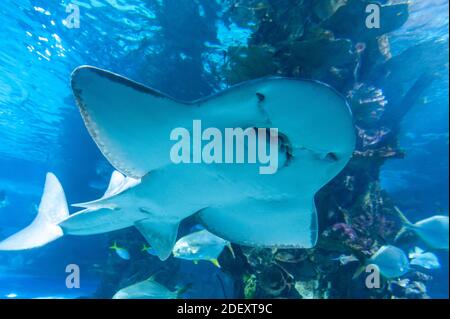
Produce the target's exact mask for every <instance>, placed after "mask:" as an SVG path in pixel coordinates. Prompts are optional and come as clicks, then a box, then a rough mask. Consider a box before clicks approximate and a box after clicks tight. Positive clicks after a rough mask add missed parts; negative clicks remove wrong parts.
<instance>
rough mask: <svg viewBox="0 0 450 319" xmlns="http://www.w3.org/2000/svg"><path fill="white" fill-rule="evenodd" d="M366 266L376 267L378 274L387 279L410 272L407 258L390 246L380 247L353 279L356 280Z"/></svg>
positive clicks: (397, 249) (398, 249)
mask: <svg viewBox="0 0 450 319" xmlns="http://www.w3.org/2000/svg"><path fill="white" fill-rule="evenodd" d="M368 265H376V266H377V267H378V269H379V271H380V274H381V275H382V276H383V277H385V278H387V279H392V278H398V277H401V276H403V275H404V274H406V273H407V272H408V271H409V270H410V267H409V260H408V256H406V254H405V253H404V252H403V250H401V249H400V248H397V247H395V246H392V245H385V246H381V247H380V249H378V251H377V252H376V253H375V254H373V255H372V257H370V258H369V259H367V260H366V261H365V263H364V265H363V266H361V267H359V269H358V270H357V271H356V272H355V274H354V275H353V279H355V278H357V277H358V276H359V275H360V274H361V273H362V272H363V271H364V270H365V269H366V267H367V266H368Z"/></svg>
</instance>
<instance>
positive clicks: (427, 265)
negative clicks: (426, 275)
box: [409, 247, 441, 269]
mask: <svg viewBox="0 0 450 319" xmlns="http://www.w3.org/2000/svg"><path fill="white" fill-rule="evenodd" d="M409 258H410V259H411V261H410V265H412V266H419V267H422V268H424V269H439V268H440V267H441V264H440V263H439V259H438V258H437V256H436V255H435V254H433V253H430V252H425V251H424V250H423V249H420V248H419V247H416V248H415V249H414V251H412V252H410V253H409Z"/></svg>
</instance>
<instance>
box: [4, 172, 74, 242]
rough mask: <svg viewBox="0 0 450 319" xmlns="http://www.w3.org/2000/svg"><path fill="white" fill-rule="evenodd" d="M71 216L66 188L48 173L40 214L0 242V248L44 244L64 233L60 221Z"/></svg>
mask: <svg viewBox="0 0 450 319" xmlns="http://www.w3.org/2000/svg"><path fill="white" fill-rule="evenodd" d="M68 216H69V210H68V208H67V201H66V196H65V195H64V190H63V188H62V186H61V184H60V182H59V181H58V179H57V178H56V176H55V175H54V174H52V173H47V177H46V179H45V186H44V192H43V194H42V198H41V203H40V204H39V209H38V214H37V216H36V218H35V219H34V220H33V222H32V223H31V224H30V225H29V226H27V227H26V228H24V229H22V230H21V231H19V232H18V233H16V234H14V235H12V236H10V237H8V238H6V239H5V240H3V241H2V242H0V250H24V249H31V248H36V247H40V246H43V245H45V244H47V243H49V242H52V241H54V240H56V239H57V238H59V237H61V236H62V235H63V231H62V229H61V227H59V225H58V224H59V223H60V222H61V221H62V220H64V219H65V218H67V217H68Z"/></svg>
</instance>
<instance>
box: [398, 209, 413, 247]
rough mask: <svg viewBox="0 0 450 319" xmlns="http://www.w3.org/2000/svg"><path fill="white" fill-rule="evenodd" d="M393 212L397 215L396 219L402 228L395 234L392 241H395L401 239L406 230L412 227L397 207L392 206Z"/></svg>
mask: <svg viewBox="0 0 450 319" xmlns="http://www.w3.org/2000/svg"><path fill="white" fill-rule="evenodd" d="M394 209H395V211H396V212H397V214H398V217H399V218H400V221H401V222H402V225H403V226H402V228H401V229H400V231H399V232H398V233H397V235H396V236H395V239H394V241H397V240H398V239H399V238H400V237H402V235H403V234H404V233H405V232H406V231H407V230H408V229H410V228H411V227H412V226H413V225H412V223H411V222H410V221H409V220H408V218H406V216H405V215H404V214H403V213H402V211H401V210H400V209H398V207H397V206H394Z"/></svg>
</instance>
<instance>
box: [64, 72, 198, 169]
mask: <svg viewBox="0 0 450 319" xmlns="http://www.w3.org/2000/svg"><path fill="white" fill-rule="evenodd" d="M72 90H73V93H74V95H75V98H76V102H77V104H78V107H79V108H80V112H81V115H82V117H83V120H84V123H85V125H86V128H87V129H88V131H89V133H90V135H91V137H92V138H93V139H94V141H95V142H96V144H97V146H98V147H99V149H100V151H101V152H102V153H103V155H104V156H105V157H106V158H107V159H108V161H109V162H110V163H111V164H112V165H113V166H114V167H115V168H116V169H117V170H119V171H120V172H121V173H123V174H125V175H126V176H128V177H133V178H140V177H142V176H144V175H145V174H147V173H148V172H149V171H150V170H152V169H153V168H154V167H157V166H160V165H161V164H164V163H166V162H167V161H168V157H167V156H166V155H167V152H168V151H169V149H170V147H171V146H172V144H173V143H172V141H171V140H170V139H169V138H168V136H169V133H170V131H171V130H172V129H173V128H174V125H173V124H174V123H173V122H171V121H170V119H171V118H173V114H177V115H179V116H180V117H182V116H183V114H186V113H187V112H189V109H190V108H189V107H187V106H186V105H185V103H184V102H180V101H176V100H174V99H173V98H171V97H169V96H166V95H164V94H162V93H160V92H158V91H156V90H154V89H151V88H148V87H145V86H144V85H142V84H139V83H136V82H134V81H131V80H129V79H127V78H124V77H122V76H120V75H117V74H114V73H111V72H108V71H105V70H101V69H98V68H95V67H91V66H81V67H78V68H77V69H75V70H74V71H73V73H72ZM130 101H133V103H130ZM171 124H172V125H171ZM177 126H179V125H175V127H177ZM142 136H145V137H146V138H139V137H142Z"/></svg>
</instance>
